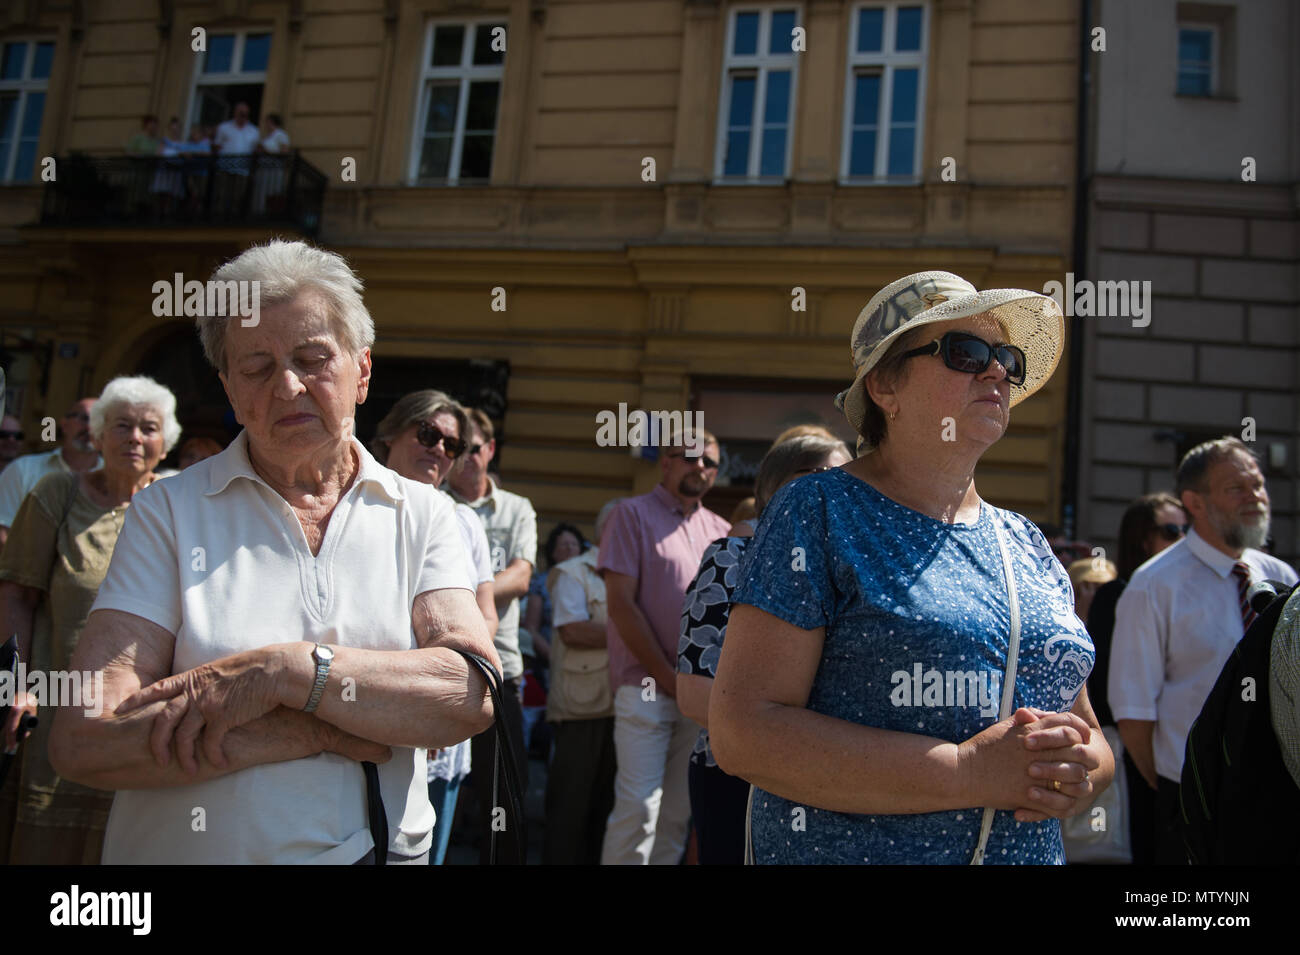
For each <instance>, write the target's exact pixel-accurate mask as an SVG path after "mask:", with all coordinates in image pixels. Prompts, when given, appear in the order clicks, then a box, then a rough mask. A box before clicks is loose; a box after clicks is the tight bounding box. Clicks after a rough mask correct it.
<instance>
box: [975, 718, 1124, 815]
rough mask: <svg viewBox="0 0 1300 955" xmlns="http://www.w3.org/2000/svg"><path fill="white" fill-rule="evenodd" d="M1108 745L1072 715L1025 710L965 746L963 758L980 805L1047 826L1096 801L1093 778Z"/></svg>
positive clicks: (999, 723)
mask: <svg viewBox="0 0 1300 955" xmlns="http://www.w3.org/2000/svg"><path fill="white" fill-rule="evenodd" d="M1105 746H1106V743H1105V738H1104V737H1102V736H1101V734H1100V733H1097V734H1094V733H1093V731H1092V729H1091V728H1090V727H1089V726H1088V724H1087V723H1085V722H1084V721H1083V720H1082V719H1080V718H1079V717H1078V716H1076V715H1075V714H1073V713H1068V712H1067V713H1048V712H1045V711H1043V710H1036V709H1031V708H1028V707H1021V708H1020V709H1018V710H1016V712H1015V713H1013V714H1012V715H1011V717H1010V718H1009V719H1005V720H1001V721H999V722H997V723H995V724H993V725H992V726H990V727H989V728H988V729H986V730H984V731H983V732H981V733H978V734H976V735H975V736H972V737H971V738H970V739H968V740H966V741H965V742H964V743H961V744H960V745H959V746H958V757H959V760H960V761H961V763H962V765H963V769H964V772H965V773H966V778H967V783H968V785H969V787H970V789H971V791H972V792H973V793H974V794H978V795H979V797H980V798H979V800H978V801H977V803H976V804H977V805H982V806H993V807H994V808H995V809H1006V810H1014V811H1015V816H1016V821H1017V822H1042V821H1043V820H1045V819H1050V818H1055V819H1065V818H1067V817H1069V816H1072V815H1074V814H1075V813H1078V812H1081V811H1083V809H1085V808H1086V807H1087V806H1088V804H1089V803H1091V802H1092V800H1093V797H1094V796H1095V790H1094V788H1093V781H1092V779H1091V778H1090V774H1091V773H1093V772H1094V771H1096V770H1098V769H1100V768H1101V765H1102V751H1101V748H1102V747H1105ZM1054 783H1059V788H1057V786H1056V785H1054Z"/></svg>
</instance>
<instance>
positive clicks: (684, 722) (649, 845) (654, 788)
mask: <svg viewBox="0 0 1300 955" xmlns="http://www.w3.org/2000/svg"><path fill="white" fill-rule="evenodd" d="M641 693H642V689H641V687H639V686H623V687H619V688H618V690H617V692H615V694H614V751H615V754H616V756H617V758H618V774H617V775H616V776H615V778H614V809H613V811H612V812H611V813H610V814H609V820H608V822H607V823H606V825H605V842H604V845H603V846H602V847H601V854H600V863H601V865H677V863H678V862H680V861H681V858H682V853H683V852H684V851H685V849H686V837H687V833H688V830H689V828H690V823H691V799H690V791H689V789H688V788H687V782H686V773H687V768H688V766H689V764H690V758H691V750H692V749H693V748H694V746H695V740H696V738H697V737H698V736H699V734H700V725H699V724H698V723H696V722H695V721H694V720H692V719H689V718H687V717H685V716H683V715H682V713H681V710H679V709H678V708H677V701H676V700H675V699H673V698H672V697H670V696H664V695H663V694H659V695H658V696H657V697H656V698H655V699H654V700H643V699H642V698H641Z"/></svg>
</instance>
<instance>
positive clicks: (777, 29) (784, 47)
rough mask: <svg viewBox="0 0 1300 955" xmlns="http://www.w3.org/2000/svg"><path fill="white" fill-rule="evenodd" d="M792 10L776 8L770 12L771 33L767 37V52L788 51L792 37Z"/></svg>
mask: <svg viewBox="0 0 1300 955" xmlns="http://www.w3.org/2000/svg"><path fill="white" fill-rule="evenodd" d="M794 20H795V13H794V11H793V10H778V11H776V12H775V13H773V14H772V35H771V37H769V38H768V42H767V52H769V53H789V52H791V50H792V47H793V44H792V41H793V39H794Z"/></svg>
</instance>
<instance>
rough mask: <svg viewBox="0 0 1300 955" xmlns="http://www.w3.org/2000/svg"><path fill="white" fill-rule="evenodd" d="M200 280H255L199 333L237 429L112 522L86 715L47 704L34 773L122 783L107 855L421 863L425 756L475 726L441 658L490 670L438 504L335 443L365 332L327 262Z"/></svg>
mask: <svg viewBox="0 0 1300 955" xmlns="http://www.w3.org/2000/svg"><path fill="white" fill-rule="evenodd" d="M214 280H215V281H223V282H229V281H234V282H241V283H242V282H250V283H251V282H257V283H258V289H259V300H260V308H259V310H258V313H257V314H255V315H252V316H244V317H242V318H239V319H238V320H236V319H235V318H230V319H227V318H224V317H219V316H203V317H201V318H199V320H198V325H199V333H200V337H201V338H202V341H203V348H204V351H205V353H206V354H207V357H208V360H209V361H211V362H212V364H213V365H214V366H216V368H217V370H218V372H219V373H220V378H221V382H222V384H223V386H224V387H225V390H226V395H227V397H228V398H229V399H230V403H231V406H232V407H233V408H234V412H235V417H236V419H237V420H238V421H239V422H240V423H241V424H242V425H243V427H244V430H243V431H242V432H240V434H239V435H238V437H236V438H235V440H234V441H233V442H232V443H231V444H230V446H229V447H227V448H226V449H225V450H224V451H222V452H221V453H220V454H217V455H213V456H212V457H210V458H207V459H206V460H204V461H200V462H199V463H198V464H195V465H193V466H192V467H190V468H187V469H186V470H184V471H182V472H181V473H180V474H178V475H176V476H174V477H170V478H167V479H166V480H164V481H159V482H158V483H156V484H155V485H154V486H153V487H151V488H149V489H147V490H146V491H145V492H144V493H143V494H141V495H140V497H139V498H138V499H137V500H136V502H135V505H134V506H133V507H132V508H131V512H130V515H129V517H128V520H127V522H126V526H125V528H124V529H123V531H122V537H121V540H120V541H119V543H118V549H117V553H116V555H115V557H114V560H113V564H112V566H111V567H110V569H109V573H108V576H107V578H106V579H105V581H104V585H103V587H102V588H101V589H100V595H99V599H98V601H97V602H96V604H95V607H94V610H93V612H92V613H91V615H90V619H89V622H88V623H87V625H86V630H85V634H84V635H83V637H82V640H81V643H80V645H79V646H78V647H77V652H76V655H75V658H74V660H73V665H74V667H76V668H78V669H85V670H103V671H104V695H105V706H104V711H103V713H102V714H100V715H98V716H92V715H90V714H86V713H83V712H82V711H80V710H61V711H60V712H59V713H58V715H57V717H56V720H55V726H54V731H53V734H52V737H51V751H50V755H51V759H52V761H53V763H54V765H55V767H56V768H58V769H59V770H60V771H61V772H62V773H63V774H64V775H66V776H68V777H70V778H72V779H75V780H77V781H79V782H82V783H84V784H86V785H90V786H94V787H96V788H100V789H116V790H119V792H118V793H117V797H116V799H115V800H114V802H113V810H112V813H111V815H110V817H109V821H108V829H107V832H106V834H105V839H104V855H103V859H104V862H105V863H261V862H267V863H318V864H331V863H333V864H356V863H359V862H367V861H372V860H373V861H383V860H384V859H385V858H388V860H389V861H391V862H396V863H403V864H416V865H419V864H424V863H425V862H426V861H427V854H428V850H429V846H430V844H431V842H432V829H433V820H434V812H433V808H432V806H431V805H430V803H429V795H428V790H427V788H426V786H425V750H427V749H436V748H438V747H442V746H449V745H452V744H454V743H457V742H460V741H461V740H463V739H466V738H468V737H469V736H471V735H473V734H474V733H477V732H479V731H480V730H483V729H485V728H487V727H488V726H489V725H490V724H491V721H492V704H491V700H490V697H489V696H488V693H487V686H486V684H485V683H484V681H483V679H482V678H481V677H480V676H479V675H478V671H477V670H471V668H470V664H469V663H468V662H467V661H466V660H465V658H464V657H463V656H462V655H461V653H460V651H464V652H467V653H471V654H474V655H477V656H479V657H482V658H485V659H486V660H488V661H489V662H490V663H491V664H492V665H494V666H497V667H498V668H499V666H500V664H499V661H498V660H497V658H496V655H495V653H494V651H493V649H492V642H491V639H490V638H489V636H488V634H487V631H486V628H485V627H484V625H483V618H482V615H481V614H480V613H479V611H478V608H477V606H476V605H475V603H474V588H473V585H472V583H471V582H470V579H469V577H468V575H467V574H466V571H465V552H464V547H463V545H462V544H461V542H460V539H459V537H458V535H457V532H456V526H455V520H454V518H453V514H452V508H451V505H450V503H448V502H447V500H446V499H445V498H444V497H443V496H442V495H439V494H438V493H437V492H436V491H435V490H434V489H433V488H431V487H430V486H429V485H427V484H423V483H419V482H416V481H411V480H408V479H406V478H403V477H401V476H399V475H397V474H395V473H394V472H392V471H390V470H389V469H388V468H385V467H383V466H382V465H381V464H379V462H377V461H376V460H375V459H374V458H373V457H372V456H371V455H370V453H369V452H368V451H367V450H366V448H365V446H364V445H362V444H361V442H360V441H358V440H357V439H356V437H355V436H354V435H353V430H354V424H353V422H354V416H355V411H356V406H357V405H358V404H360V403H361V402H363V401H365V399H366V396H367V393H368V390H369V386H370V369H371V359H370V346H371V344H372V343H373V342H374V323H373V321H372V320H371V318H370V314H369V312H368V311H367V310H366V307H365V305H364V304H363V302H362V299H361V282H360V280H359V279H358V278H357V276H356V275H355V274H354V273H353V271H352V270H351V268H349V267H348V265H347V263H346V262H345V261H344V260H343V259H342V258H341V257H339V256H338V255H335V254H333V253H329V252H325V251H323V250H320V249H316V248H313V247H312V246H310V245H307V244H306V243H302V242H283V241H278V240H277V241H272V242H270V243H268V244H267V245H264V246H256V247H253V248H250V249H248V250H247V251H245V252H244V253H243V254H241V255H240V256H239V257H238V258H236V259H234V260H233V261H231V262H228V263H227V264H226V265H224V266H222V267H221V268H220V269H219V270H218V271H217V272H216V274H215V276H214ZM363 764H364V765H363ZM373 764H381V765H379V766H378V770H377V773H375V772H374V771H373V769H369V767H371V766H373ZM376 776H377V779H376ZM371 786H374V787H375V788H377V789H378V791H379V793H380V794H381V795H382V802H383V805H384V806H385V807H386V811H387V817H388V831H387V832H386V833H383V832H379V831H378V829H379V827H378V824H377V823H376V825H375V827H374V829H375V831H376V835H375V836H374V837H372V827H371V825H370V824H369V815H368V806H370V805H374V804H376V802H377V800H375V799H373V798H371V793H372V790H371ZM384 843H386V844H384Z"/></svg>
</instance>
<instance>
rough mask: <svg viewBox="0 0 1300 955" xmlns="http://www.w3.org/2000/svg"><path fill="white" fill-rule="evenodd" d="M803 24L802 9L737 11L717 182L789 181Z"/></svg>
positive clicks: (730, 35) (732, 28)
mask: <svg viewBox="0 0 1300 955" xmlns="http://www.w3.org/2000/svg"><path fill="white" fill-rule="evenodd" d="M798 25H799V11H798V10H797V9H794V8H780V7H778V8H773V9H738V10H733V11H732V13H731V22H730V23H729V24H728V27H727V56H726V61H725V63H724V66H723V85H722V103H721V105H720V108H719V110H718V150H717V163H716V166H715V169H714V174H715V175H716V176H717V177H718V178H720V179H724V178H725V179H747V180H758V179H784V178H785V176H786V173H787V170H788V169H789V167H790V147H791V135H790V128H791V124H792V119H791V114H792V112H793V109H794V90H795V65H796V57H797V56H798V54H797V53H796V52H795V49H794V47H795V44H794V37H795V32H794V30H795V27H797V26H798Z"/></svg>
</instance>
